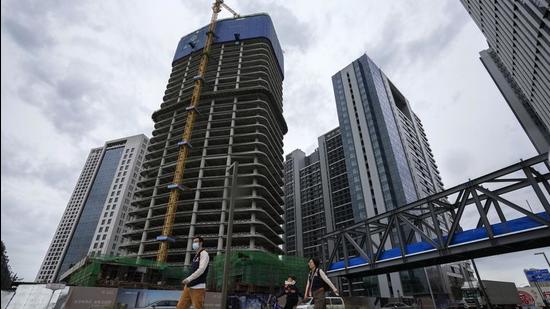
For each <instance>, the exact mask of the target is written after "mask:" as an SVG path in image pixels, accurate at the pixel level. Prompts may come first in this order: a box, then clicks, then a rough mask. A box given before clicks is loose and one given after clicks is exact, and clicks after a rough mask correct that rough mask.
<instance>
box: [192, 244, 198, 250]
mask: <svg viewBox="0 0 550 309" xmlns="http://www.w3.org/2000/svg"><path fill="white" fill-rule="evenodd" d="M198 248H199V243H198V242H194V243H193V250H197V249H198Z"/></svg>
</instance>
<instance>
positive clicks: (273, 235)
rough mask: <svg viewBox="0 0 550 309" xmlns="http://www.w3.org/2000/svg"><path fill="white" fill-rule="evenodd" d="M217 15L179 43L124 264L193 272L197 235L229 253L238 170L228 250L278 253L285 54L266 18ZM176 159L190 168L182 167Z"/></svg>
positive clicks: (215, 250) (209, 246)
mask: <svg viewBox="0 0 550 309" xmlns="http://www.w3.org/2000/svg"><path fill="white" fill-rule="evenodd" d="M218 11H219V9H218ZM216 15H217V11H216V8H214V16H213V21H214V23H211V24H210V25H209V26H205V27H203V28H201V29H199V30H197V31H195V32H193V33H191V34H189V35H187V36H184V37H183V38H182V39H181V40H180V42H179V44H178V47H177V50H176V54H175V57H174V60H173V62H172V73H171V74H170V78H169V80H168V85H167V87H166V91H165V95H164V98H163V103H162V104H161V106H160V109H159V110H157V111H155V112H154V113H153V116H152V118H153V121H154V122H155V125H154V130H153V133H152V138H151V140H150V143H149V146H148V149H147V155H146V157H145V162H144V165H143V169H142V170H143V172H142V177H143V178H142V181H141V182H140V183H139V184H138V187H139V189H138V190H137V191H136V193H135V194H136V196H135V201H134V202H133V205H134V206H135V210H134V211H133V212H132V213H131V216H132V217H131V218H130V220H128V223H127V224H128V226H129V227H131V231H130V232H128V233H126V234H125V237H126V238H127V242H126V243H125V245H124V248H125V249H126V250H127V251H128V252H129V255H128V257H134V258H140V259H158V260H159V261H161V262H167V263H170V264H172V265H189V264H190V262H191V258H192V256H193V254H194V251H193V250H192V248H191V244H192V237H193V236H194V235H200V236H202V237H203V238H204V239H205V248H206V249H207V251H208V252H209V253H211V254H220V253H223V249H224V247H225V241H224V239H225V237H226V228H227V226H226V225H227V209H228V207H229V197H230V192H229V190H230V176H231V173H230V171H229V170H228V167H229V166H230V165H231V164H232V163H233V162H235V161H238V162H239V170H238V178H237V179H238V181H237V183H238V186H239V195H238V196H237V197H236V202H235V213H234V226H233V240H232V248H235V249H237V250H256V251H265V252H271V253H276V254H282V250H281V248H280V246H281V244H282V237H281V235H282V234H283V229H282V227H281V226H282V224H283V218H282V214H283V207H282V205H283V199H282V195H283V193H282V186H283V181H282V178H283V174H282V171H283V142H282V141H283V135H284V134H285V133H286V131H287V127H286V123H285V120H284V118H283V115H282V81H283V72H284V69H283V54H282V50H281V47H280V45H279V41H278V39H277V35H276V33H275V29H274V27H273V23H272V21H271V19H270V17H269V16H268V15H267V14H258V15H250V16H244V17H239V18H231V19H223V20H219V21H217V23H216V22H215V18H216ZM213 25H214V26H213ZM214 27H215V31H214ZM210 34H212V36H210ZM210 38H212V40H213V41H212V42H209V39H210ZM210 43H211V46H210ZM203 58H205V59H203ZM206 63H207V65H206V66H205V67H204V68H202V69H201V68H200V67H201V65H205V64H206ZM197 85H199V90H198V92H197ZM200 87H202V91H201V89H200ZM197 93H198V98H200V100H198V101H197V102H194V101H196V100H197V99H196V98H195V96H196V94H197ZM192 97H193V98H192ZM191 113H192V114H191ZM190 114H191V116H192V117H190ZM186 126H188V127H189V128H186ZM184 130H185V132H186V133H185V134H184ZM191 130H192V131H191ZM191 132H192V133H191ZM186 134H190V135H189V137H190V138H185V136H186ZM182 136H183V138H182ZM182 151H185V152H186V153H185V155H184V156H183V158H184V159H185V160H182ZM178 160H179V161H180V162H181V161H183V166H184V167H181V166H180V167H177V166H179V165H178V164H179V163H180V162H178ZM183 168H184V169H183ZM176 169H179V172H178V173H180V174H183V178H181V177H180V178H179V179H180V180H181V181H175V179H178V178H177V177H178V176H181V175H178V173H176ZM175 173H176V177H174V176H175ZM174 191H178V192H177V195H176V198H174V197H173V196H172V195H174ZM172 204H174V206H175V207H174V208H173V209H172ZM172 211H174V212H173V213H172ZM172 214H173V215H172ZM167 227H168V228H167ZM162 246H164V247H165V248H168V250H162V249H161V247H162ZM159 249H160V250H159ZM163 252H164V253H163ZM157 254H158V255H157ZM163 254H164V256H163Z"/></svg>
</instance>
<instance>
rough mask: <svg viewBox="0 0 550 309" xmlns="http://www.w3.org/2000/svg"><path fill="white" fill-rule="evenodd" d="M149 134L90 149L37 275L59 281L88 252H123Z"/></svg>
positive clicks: (44, 279) (110, 142)
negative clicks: (122, 247) (126, 223)
mask: <svg viewBox="0 0 550 309" xmlns="http://www.w3.org/2000/svg"><path fill="white" fill-rule="evenodd" d="M147 143H148V139H147V137H146V136H145V135H136V136H131V137H126V138H122V139H117V140H112V141H108V142H106V143H105V145H104V146H103V147H99V148H94V149H92V150H91V151H90V154H89V155H88V159H87V160H86V163H85V164H84V168H83V170H82V173H81V174H80V177H79V179H78V181H77V184H76V186H75V189H74V191H73V193H72V195H71V199H70V200H69V203H68V205H67V208H66V209H65V213H64V214H63V217H62V218H61V222H60V223H59V226H58V227H57V231H56V232H55V234H54V238H53V240H52V243H51V244H50V247H49V248H48V251H47V253H46V257H45V258H44V261H43V262H42V266H41V267H40V270H39V272H38V275H37V277H36V281H37V282H54V281H57V280H58V279H59V278H60V276H61V275H62V274H63V273H64V272H66V271H67V270H69V269H70V268H71V267H72V266H73V265H75V264H76V263H77V262H79V261H80V260H82V259H83V258H85V257H86V256H87V255H90V254H91V255H98V254H101V255H120V254H124V251H123V250H122V249H121V244H122V234H123V233H124V232H125V230H126V228H125V227H124V221H125V220H126V216H127V214H128V212H129V211H130V210H131V207H132V206H131V204H130V203H131V199H132V195H133V192H134V190H135V187H136V183H137V181H138V180H139V172H140V168H141V164H142V162H143V158H144V156H145V149H146V145H147Z"/></svg>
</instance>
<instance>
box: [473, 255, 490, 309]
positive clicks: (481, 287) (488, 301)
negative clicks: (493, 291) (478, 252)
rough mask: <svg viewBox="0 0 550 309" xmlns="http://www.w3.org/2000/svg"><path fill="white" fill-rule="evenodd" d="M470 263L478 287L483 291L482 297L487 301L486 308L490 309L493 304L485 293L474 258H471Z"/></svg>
mask: <svg viewBox="0 0 550 309" xmlns="http://www.w3.org/2000/svg"><path fill="white" fill-rule="evenodd" d="M471 261H472V265H473V266H474V271H475V272H476V277H477V281H478V282H479V288H480V289H481V292H482V293H483V297H485V301H486V302H487V308H489V309H492V308H493V306H492V305H491V300H490V299H489V295H487V291H486V290H485V286H484V285H483V282H482V281H481V276H480V275H479V272H478V271H477V266H476V262H475V261H474V259H472V260H471Z"/></svg>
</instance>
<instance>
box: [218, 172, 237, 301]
mask: <svg viewBox="0 0 550 309" xmlns="http://www.w3.org/2000/svg"><path fill="white" fill-rule="evenodd" d="M231 169H233V173H232V177H231V195H230V197H229V215H228V218H227V240H226V242H225V258H224V261H223V279H222V280H223V282H222V304H221V307H220V308H222V309H225V308H227V285H228V281H229V258H230V255H231V240H232V238H233V212H234V210H235V195H236V194H237V176H238V171H239V162H238V161H235V162H233V164H231V165H230V166H229V167H228V168H227V170H231Z"/></svg>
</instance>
